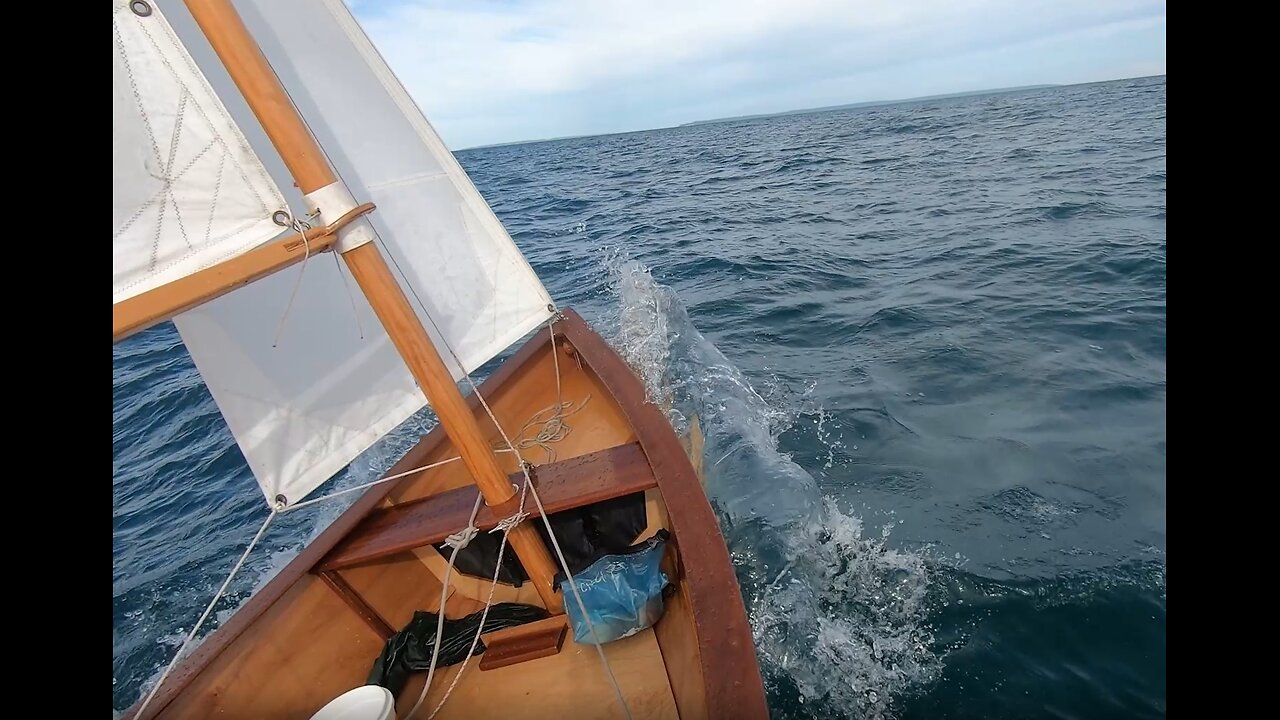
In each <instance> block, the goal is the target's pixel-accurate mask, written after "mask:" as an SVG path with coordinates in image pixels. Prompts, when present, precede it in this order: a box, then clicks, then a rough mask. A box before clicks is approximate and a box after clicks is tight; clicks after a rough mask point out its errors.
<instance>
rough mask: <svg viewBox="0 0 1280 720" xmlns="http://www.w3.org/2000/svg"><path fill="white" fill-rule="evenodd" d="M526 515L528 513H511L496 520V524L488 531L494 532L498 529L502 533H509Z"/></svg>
mask: <svg viewBox="0 0 1280 720" xmlns="http://www.w3.org/2000/svg"><path fill="white" fill-rule="evenodd" d="M527 517H529V513H527V512H518V513H516V514H515V515H512V516H511V517H506V518H502V519H501V520H499V521H498V526H497V527H495V528H494V529H492V530H490V531H489V532H491V533H496V532H498V531H499V530H501V531H502V532H504V533H509V532H511V531H512V530H513V529H515V526H517V525H519V524H520V523H522V522H524V520H525V518H527Z"/></svg>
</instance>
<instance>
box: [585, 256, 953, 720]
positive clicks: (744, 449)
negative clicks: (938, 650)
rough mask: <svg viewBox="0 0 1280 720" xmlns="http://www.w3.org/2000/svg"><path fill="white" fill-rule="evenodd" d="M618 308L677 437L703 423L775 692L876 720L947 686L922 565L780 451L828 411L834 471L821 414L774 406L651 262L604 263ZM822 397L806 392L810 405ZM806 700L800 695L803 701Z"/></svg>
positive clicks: (621, 327) (715, 496)
mask: <svg viewBox="0 0 1280 720" xmlns="http://www.w3.org/2000/svg"><path fill="white" fill-rule="evenodd" d="M605 265H606V268H607V269H608V271H609V272H610V274H611V276H612V278H613V282H614V286H615V291H616V295H617V299H618V307H617V308H616V311H615V313H614V314H613V315H612V316H611V317H610V318H608V320H609V323H610V324H611V325H612V327H611V328H609V329H610V331H611V334H612V337H611V338H610V340H611V343H612V344H613V345H614V347H615V348H616V349H617V350H618V352H619V354H620V355H622V356H623V358H624V359H626V360H627V362H628V363H629V364H630V365H631V366H632V367H633V368H634V369H635V371H636V372H637V374H638V375H639V376H640V378H641V379H642V380H643V381H644V383H645V385H646V387H647V388H648V391H649V396H650V399H651V400H652V401H653V402H655V403H656V404H658V405H659V407H662V408H663V409H664V410H666V412H667V415H668V417H669V418H670V419H671V422H672V425H673V426H674V427H675V428H676V430H677V432H681V433H683V432H684V431H685V430H686V429H687V427H688V418H689V417H690V416H692V415H693V414H697V415H698V416H699V419H700V422H701V425H702V429H703V433H704V435H705V439H706V446H705V457H706V465H705V469H706V475H707V477H706V483H707V493H708V496H709V498H710V499H711V501H712V505H713V507H714V508H715V509H716V511H717V513H718V515H719V517H720V522H721V528H722V530H723V531H724V533H725V537H726V540H727V542H728V544H729V547H730V551H731V553H732V556H733V561H734V564H735V568H736V570H737V574H738V578H739V582H740V583H741V585H742V592H743V596H744V601H745V603H746V606H747V612H748V614H749V616H750V619H751V624H752V629H753V632H754V635H755V642H756V648H757V652H758V655H759V658H760V661H761V670H762V671H763V673H764V675H765V678H766V683H767V684H768V686H769V688H770V691H771V693H772V694H775V695H777V694H782V695H783V696H786V695H788V694H794V693H798V695H799V697H798V698H797V699H798V700H799V701H800V702H803V703H805V704H806V707H807V708H809V709H810V710H816V709H817V708H815V707H813V705H814V704H816V705H817V706H818V707H821V708H823V714H831V715H835V716H853V717H865V718H877V717H885V716H891V715H892V714H893V710H894V707H895V702H896V701H897V700H899V699H900V698H902V697H903V696H904V695H906V694H909V693H911V692H914V691H915V690H917V689H919V688H921V687H922V686H924V685H927V684H928V683H930V682H932V681H933V680H934V679H936V678H937V677H938V676H939V675H940V673H941V669H942V660H941V658H939V657H938V656H937V655H936V654H935V651H934V647H933V646H934V636H933V630H932V628H931V627H930V626H929V624H928V619H927V614H928V611H927V608H926V606H925V594H926V591H927V590H928V587H929V570H928V568H927V566H926V564H925V560H924V557H923V555H921V554H915V553H911V552H903V551H899V550H893V549H890V548H889V547H888V546H887V540H888V534H889V529H888V527H886V528H885V529H884V530H883V532H881V533H880V534H879V535H875V536H871V537H865V536H864V531H863V525H862V521H861V520H860V519H858V518H856V517H851V516H848V515H845V514H843V513H842V512H841V511H840V510H839V509H838V508H837V507H836V506H835V503H834V502H833V501H831V500H829V499H827V498H825V497H824V496H823V493H822V491H821V489H820V488H819V486H818V483H817V481H816V480H815V479H814V477H813V475H812V474H810V472H808V471H807V470H806V469H805V468H803V467H801V466H800V465H798V464H797V463H796V462H794V461H793V460H792V458H790V457H789V456H787V455H785V454H784V453H782V452H781V451H780V450H779V448H778V438H779V436H780V435H781V434H782V433H783V432H784V431H786V430H787V429H789V428H791V427H792V426H793V425H794V424H795V422H796V420H797V419H798V417H799V416H800V415H801V413H803V414H804V415H806V416H812V415H813V414H815V413H816V416H817V419H816V425H817V427H816V433H817V434H816V439H817V440H818V441H819V442H821V443H823V444H824V445H825V446H826V448H827V449H828V453H827V454H826V457H825V458H820V459H819V462H822V461H823V460H825V463H826V468H828V469H829V468H830V467H831V466H832V464H834V463H835V462H836V457H837V456H838V455H844V454H845V452H846V448H845V447H844V445H843V443H842V442H841V441H840V440H839V435H838V433H837V431H836V430H835V429H834V428H833V427H832V423H833V421H832V419H831V415H830V414H829V413H827V412H826V411H825V410H823V409H822V408H817V409H816V410H814V409H811V408H803V407H797V405H798V404H799V403H797V402H795V398H794V397H792V398H791V399H790V400H791V401H790V402H788V403H783V402H779V396H781V395H785V393H781V392H778V391H777V388H778V387H779V386H780V385H781V383H779V381H778V380H777V378H772V377H771V378H765V379H764V380H763V381H762V383H763V385H764V386H766V387H768V388H770V390H769V391H768V392H767V393H766V395H767V396H768V398H769V399H768V400H766V398H765V396H762V395H761V393H759V392H757V391H756V389H755V388H754V387H753V386H752V384H751V382H750V381H748V380H747V378H746V377H745V376H744V375H743V374H742V373H741V372H740V371H739V370H738V369H737V368H736V367H734V365H733V364H732V363H730V362H729V361H728V360H727V359H726V358H725V357H724V355H722V354H721V353H720V351H719V350H718V349H716V347H715V346H714V345H713V344H711V343H710V342H709V341H707V340H706V339H705V338H704V337H703V336H702V335H701V334H700V333H699V332H698V331H697V329H696V328H694V327H693V324H692V323H691V322H690V321H689V318H688V314H687V312H686V311H685V309H684V307H683V305H682V304H681V303H680V301H679V299H678V298H677V297H676V295H675V292H674V291H673V290H672V289H671V288H668V287H666V286H663V285H661V284H660V283H658V282H656V281H655V280H654V279H653V277H652V275H651V274H650V273H649V271H648V269H647V268H646V267H645V266H644V265H642V264H641V263H639V262H635V261H632V260H626V259H624V258H620V257H618V256H617V255H616V254H615V255H611V256H609V257H608V258H607V259H606V261H605ZM812 389H813V387H812V386H810V387H809V388H807V389H806V392H805V393H803V395H807V394H808V392H809V391H811V390H812ZM791 688H794V689H791Z"/></svg>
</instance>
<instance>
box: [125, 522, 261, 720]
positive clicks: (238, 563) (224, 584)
mask: <svg viewBox="0 0 1280 720" xmlns="http://www.w3.org/2000/svg"><path fill="white" fill-rule="evenodd" d="M278 514H280V508H278V507H276V508H272V509H271V514H270V515H268V516H267V519H266V520H264V521H263V523H262V527H260V528H258V534H256V535H254V536H253V540H251V541H249V546H248V547H246V548H245V549H244V553H243V554H241V555H240V559H239V560H237V561H236V564H235V567H233V568H231V573H230V574H229V575H227V579H226V580H224V581H223V582H222V587H220V588H218V593H217V594H216V595H214V596H213V600H210V601H209V605H208V607H206V608H205V609H204V613H203V614H201V615H200V619H199V620H197V621H196V624H195V625H194V626H193V627H192V628H191V632H189V633H187V639H186V640H183V641H182V646H181V647H179V648H178V652H177V654H175V655H174V656H173V659H172V660H170V661H169V666H168V667H166V668H165V669H164V672H163V673H160V679H159V680H156V684H155V685H153V686H152V687H151V692H149V693H147V699H146V700H143V701H142V706H141V707H139V708H138V713H137V714H136V715H135V716H134V717H139V718H140V717H144V713H146V711H147V705H150V704H151V700H152V698H154V697H155V696H156V692H158V691H159V690H160V686H161V685H164V681H165V678H167V677H169V673H171V672H173V668H174V666H176V665H177V664H178V660H179V659H180V658H181V657H182V655H183V653H185V652H186V651H187V647H188V646H189V645H191V641H192V640H194V639H195V637H196V633H198V632H200V627H201V626H203V625H204V621H205V620H208V619H209V613H211V612H213V606H214V605H217V604H218V601H219V600H221V599H222V594H223V593H225V592H226V591H227V587H229V586H230V585H231V581H232V580H233V579H234V578H235V576H236V573H238V572H240V568H242V567H244V561H245V560H246V559H248V557H249V553H250V552H252V551H253V548H254V546H256V545H257V544H258V541H259V540H261V539H262V536H263V535H264V534H266V532H267V528H268V527H269V526H270V525H271V521H272V520H274V519H275V518H276V515H278Z"/></svg>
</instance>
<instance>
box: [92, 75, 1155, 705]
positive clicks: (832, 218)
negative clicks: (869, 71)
mask: <svg viewBox="0 0 1280 720" xmlns="http://www.w3.org/2000/svg"><path fill="white" fill-rule="evenodd" d="M458 155H459V159H460V160H461V162H462V164H463V165H464V167H466V169H467V170H468V172H469V173H470V174H471V176H472V178H473V179H474V181H475V183H476V185H477V187H478V188H479V189H480V191H481V192H482V193H483V194H484V196H485V197H486V198H487V199H488V201H489V202H490V204H491V205H492V206H493V208H494V210H495V212H496V213H497V214H498V216H499V217H500V218H501V219H502V220H503V222H504V223H505V224H506V225H507V227H508V229H509V230H510V232H511V234H512V236H513V237H514V238H515V240H516V243H517V244H518V245H519V246H520V247H521V249H522V250H523V251H524V252H525V253H526V255H527V256H528V257H529V259H530V261H531V263H532V264H533V266H534V268H535V269H536V270H537V271H538V273H539V274H540V275H541V276H542V278H543V279H544V281H545V282H546V283H547V286H548V288H549V289H550V290H551V292H552V294H553V296H555V297H556V299H557V301H558V302H559V303H560V304H561V305H567V306H572V307H574V308H576V309H578V310H579V311H580V312H582V313H583V315H584V316H585V317H587V318H588V320H590V321H591V322H592V323H593V324H594V325H595V326H596V327H597V328H598V329H600V330H601V331H602V333H604V334H605V335H606V336H607V337H608V338H609V340H610V342H611V343H613V345H614V346H615V348H617V349H618V350H619V351H620V352H621V353H622V354H623V355H624V357H626V358H627V360H628V361H629V362H631V364H632V365H633V367H635V369H636V371H637V373H638V374H639V375H640V376H641V377H642V378H643V379H644V380H645V381H646V383H647V384H648V385H649V387H650V389H651V392H652V393H653V394H654V396H655V399H659V400H663V401H667V402H669V403H670V404H671V407H672V410H671V412H670V417H671V421H672V422H673V424H675V425H676V426H677V427H678V428H681V429H683V428H684V427H685V426H686V425H687V423H688V422H689V419H690V418H691V417H693V416H694V415H697V416H698V418H699V420H700V422H701V424H702V427H703V430H704V432H705V434H706V438H707V443H706V456H707V457H706V468H707V476H708V479H707V480H708V493H709V495H710V497H711V499H712V502H713V505H714V506H715V508H716V511H717V513H718V515H719V517H720V521H721V526H722V529H723V531H724V534H725V537H726V539H727V541H728V543H729V546H730V549H731V551H732V555H733V559H734V563H735V566H736V569H737V572H738V578H739V581H740V583H741V585H742V590H743V596H744V600H745V602H746V606H747V609H748V612H749V614H750V616H751V621H752V626H753V629H754V633H755V640H756V645H757V649H758V655H759V658H760V662H761V669H762V671H763V673H764V676H765V682H766V685H767V688H768V692H769V702H770V706H771V708H772V710H773V714H774V716H775V717H778V718H808V717H817V718H879V717H884V718H1041V717H1044V718H1071V717H1074V718H1111V717H1116V718H1120V717H1163V716H1164V715H1165V713H1166V708H1165V693H1166V684H1165V667H1166V666H1165V79H1164V78H1163V77H1158V78H1144V79H1137V80H1125V81H1116V82H1110V83H1099V84H1092V85H1078V86H1068V87H1060V88H1050V89H1041V90H1033V91H1023V92H1016V93H1010V94H1002V95H990V96H977V97H966V98H960V99H952V100H939V101H929V102H921V103H904V104H898V105H889V106H881V107H875V108H864V109H857V110H850V111H836V112H827V113H817V114H810V115H794V116H785V117H775V118H764V119H756V120H747V121H737V122H727V123H720V124H712V125H699V126H692V127H685V128H673V129H665V130H654V131H649V132H642V133H633V134H628V135H615V136H605V137H592V138H578V139H571V140H562V141H553V142H544V143H535V144H526V145H515V146H503V147H492V148H481V149H474V150H468V151H463V152H461V153H459V154H458ZM112 379H113V383H112V387H113V392H112V420H113V425H112V464H113V487H112V499H113V507H112V516H113V528H112V529H113V533H112V561H113V565H112V619H113V623H112V687H113V690H112V705H113V708H114V709H115V710H117V711H118V710H120V709H123V708H125V707H127V706H128V705H129V704H131V703H132V702H133V701H134V700H136V699H137V698H138V696H139V694H140V693H141V692H142V691H143V690H144V689H145V688H146V687H147V686H148V683H149V682H152V681H154V679H155V677H156V676H157V674H158V672H159V670H160V669H161V668H162V667H163V666H164V664H165V663H166V662H167V661H168V659H169V657H170V656H171V654H172V653H173V652H174V651H175V650H176V647H177V645H178V644H179V643H180V641H181V637H182V634H183V633H184V632H185V630H186V629H187V628H189V627H190V624H191V622H193V620H194V618H195V617H197V616H198V615H199V613H200V611H201V610H202V609H203V606H204V604H205V603H206V602H207V601H208V598H209V597H211V595H212V594H213V592H214V591H215V590H216V588H217V587H218V585H219V584H220V583H221V581H222V579H223V577H224V576H225V573H226V572H227V571H228V570H229V569H230V566H231V565H232V564H233V563H234V561H235V559H236V557H237V556H238V554H239V551H240V549H241V548H242V547H243V545H244V543H245V542H247V541H248V539H249V537H250V536H251V535H252V534H253V532H254V530H256V528H257V526H258V525H259V524H260V522H261V520H262V517H263V513H264V512H265V511H264V509H263V507H262V504H261V499H260V496H259V494H258V491H257V489H256V487H255V486H254V485H253V481H252V478H251V476H250V475H249V472H248V470H247V468H246V467H245V465H244V461H243V458H242V457H241V455H240V453H239V451H238V449H237V448H236V446H235V444H234V442H233V441H232V439H231V438H230V436H229V434H228V433H227V431H226V429H225V426H224V425H222V423H221V421H220V418H219V416H218V414H217V409H216V408H215V407H214V405H213V402H212V400H211V399H210V397H209V395H208V393H207V392H206V391H205V389H204V386H203V385H202V384H201V382H200V379H199V376H198V374H197V373H196V372H195V370H194V368H193V367H192V365H191V362H190V360H189V358H188V357H187V354H186V352H185V350H184V349H183V347H182V345H181V343H180V342H179V341H178V339H177V336H176V333H175V332H174V331H173V328H172V326H171V325H168V324H166V325H164V326H161V327H157V328H154V329H152V330H150V331H148V332H146V333H143V334H141V335H139V336H136V337H134V338H131V339H129V340H128V341H125V342H123V343H121V344H119V345H117V346H115V347H114V348H113V364H112ZM431 424H432V420H431V418H430V417H429V415H426V414H424V415H423V416H422V417H418V418H414V419H413V420H411V421H410V422H409V423H407V425H406V427H402V428H400V429H399V430H397V431H396V432H395V433H393V434H392V435H390V436H388V437H387V438H386V439H385V440H384V442H383V443H381V444H380V445H378V446H377V447H375V448H373V449H372V450H370V451H369V452H368V453H366V454H365V455H364V456H362V457H361V458H359V459H358V460H356V461H355V462H354V463H353V464H352V465H351V466H350V467H349V468H348V469H347V470H346V471H345V472H344V473H343V474H342V475H340V476H339V477H338V478H336V479H335V480H334V481H333V483H334V486H350V485H354V484H357V483H359V482H363V481H367V480H368V479H372V478H373V477H374V476H375V475H376V474H377V473H378V472H379V471H380V470H381V469H383V468H385V467H387V466H389V465H390V464H391V463H392V462H394V461H395V459H397V458H398V456H399V454H400V453H401V452H403V451H404V450H405V449H406V448H407V447H408V446H409V445H410V444H412V442H413V441H414V439H415V438H416V437H417V436H418V435H420V434H421V433H422V432H423V431H424V430H425V429H427V428H429V427H430V426H431ZM341 509H342V506H340V505H334V506H322V507H321V508H320V509H318V510H317V511H315V512H313V513H312V514H307V513H296V514H294V515H286V516H284V517H283V518H282V520H281V521H279V522H278V523H277V524H276V525H275V526H273V528H272V531H271V532H270V533H269V534H268V536H267V538H266V540H265V542H264V545H263V547H262V549H261V550H260V551H258V552H257V553H256V555H255V556H254V557H253V558H252V559H251V561H250V563H249V565H248V569H247V570H246V571H245V573H244V574H243V575H242V577H241V578H240V579H239V581H238V582H237V583H236V584H235V585H233V587H232V592H231V594H230V596H229V597H228V598H226V599H225V600H224V602H223V603H222V605H220V606H219V608H218V612H217V613H216V620H217V621H221V620H224V619H225V618H226V617H229V616H230V614H231V613H232V612H233V611H234V609H235V608H236V607H237V606H238V605H239V604H241V603H243V602H244V600H245V599H246V598H247V597H248V596H249V595H250V594H251V593H252V591H253V590H254V589H256V588H257V587H260V586H261V585H262V584H264V583H265V582H266V580H267V579H269V578H270V576H271V574H272V573H273V572H274V571H276V570H278V569H279V568H280V567H282V566H283V565H284V564H285V563H286V562H287V561H288V560H289V559H290V558H291V557H293V556H294V555H295V554H296V552H297V550H298V548H300V547H301V546H302V545H303V544H304V543H305V542H306V541H308V540H309V539H311V538H312V537H314V536H315V535H316V534H317V533H318V532H319V531H320V530H321V529H323V527H324V526H325V525H326V524H327V523H328V522H329V521H331V520H332V519H333V517H335V516H336V515H337V514H338V513H339V512H340V511H341ZM214 625H215V626H216V622H215V623H214Z"/></svg>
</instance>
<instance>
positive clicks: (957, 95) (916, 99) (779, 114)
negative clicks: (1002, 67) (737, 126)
mask: <svg viewBox="0 0 1280 720" xmlns="http://www.w3.org/2000/svg"><path fill="white" fill-rule="evenodd" d="M1053 87H1062V86H1061V85H1019V86H1018V87H1007V88H995V89H993V90H970V91H968V92H957V93H946V94H945V95H922V96H920V97H913V98H902V99H900V100H867V101H865V102H856V103H848V104H846V105H826V106H823V107H816V108H803V109H800V110H783V111H782V112H772V113H759V114H757V115H734V116H733V117H723V118H714V119H712V120H694V121H693V122H687V123H680V124H679V125H677V126H676V127H690V126H693V125H714V124H716V123H724V122H737V121H739V120H756V119H758V118H769V117H782V116H785V115H808V114H809V113H822V112H831V111H833V110H852V109H853V108H867V107H876V106H877V105H905V104H907V103H917V102H927V101H929V100H946V99H948V98H961V97H973V96H974V95H1002V94H1004V93H1011V92H1020V91H1022V90H1043V89H1045V88H1053Z"/></svg>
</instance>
